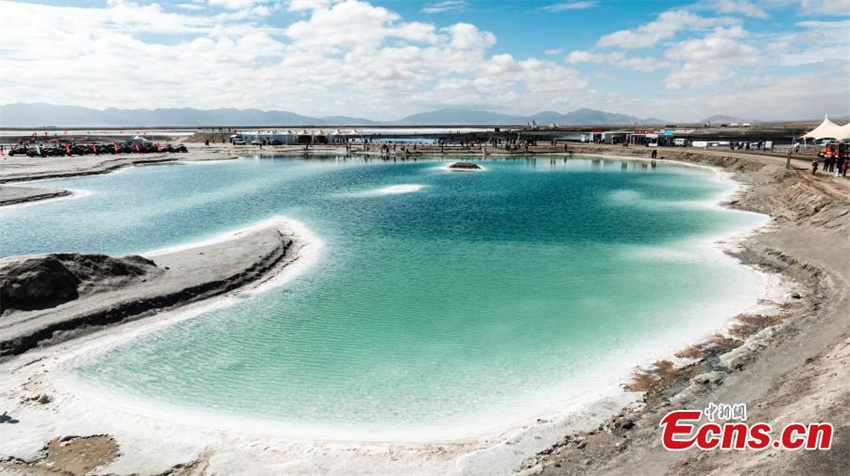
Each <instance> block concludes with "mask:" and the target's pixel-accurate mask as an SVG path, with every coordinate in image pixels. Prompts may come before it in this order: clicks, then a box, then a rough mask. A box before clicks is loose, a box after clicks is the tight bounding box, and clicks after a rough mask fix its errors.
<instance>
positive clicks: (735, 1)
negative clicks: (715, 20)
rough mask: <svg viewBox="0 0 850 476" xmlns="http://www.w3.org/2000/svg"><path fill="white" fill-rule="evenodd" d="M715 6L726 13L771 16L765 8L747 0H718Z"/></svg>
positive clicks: (754, 16)
mask: <svg viewBox="0 0 850 476" xmlns="http://www.w3.org/2000/svg"><path fill="white" fill-rule="evenodd" d="M714 8H715V9H716V10H717V11H718V12H719V13H725V14H740V15H744V16H747V17H751V18H769V17H770V15H769V14H768V13H767V12H766V11H765V10H763V9H761V8H759V7H757V6H755V5H754V4H753V3H751V2H748V1H746V0H718V2H717V4H716V5H715V6H714Z"/></svg>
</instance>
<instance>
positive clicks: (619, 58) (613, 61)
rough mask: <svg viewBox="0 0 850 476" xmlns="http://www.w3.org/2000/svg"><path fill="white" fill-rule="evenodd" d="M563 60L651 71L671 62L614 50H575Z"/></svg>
mask: <svg viewBox="0 0 850 476" xmlns="http://www.w3.org/2000/svg"><path fill="white" fill-rule="evenodd" d="M564 61H565V62H567V63H569V64H581V63H594V64H608V65H611V66H614V67H617V68H629V69H632V70H635V71H642V72H645V73H651V72H654V71H658V70H660V69H664V68H670V67H671V66H673V63H671V62H669V61H664V60H660V59H658V58H654V57H652V56H646V57H639V58H637V57H631V58H630V57H627V56H626V55H625V54H623V53H621V52H619V51H616V52H612V53H597V52H591V51H583V50H575V51H571V52H570V54H568V55H567V56H566V57H565V58H564Z"/></svg>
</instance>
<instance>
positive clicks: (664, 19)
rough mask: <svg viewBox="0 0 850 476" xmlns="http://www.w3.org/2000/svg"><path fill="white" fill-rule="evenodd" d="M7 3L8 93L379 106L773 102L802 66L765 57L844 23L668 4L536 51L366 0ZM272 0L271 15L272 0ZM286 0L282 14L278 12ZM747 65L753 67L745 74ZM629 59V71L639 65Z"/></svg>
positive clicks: (834, 49) (83, 101)
mask: <svg viewBox="0 0 850 476" xmlns="http://www.w3.org/2000/svg"><path fill="white" fill-rule="evenodd" d="M783 1H784V0H783ZM798 1H799V0H798ZM573 3H576V2H573ZM738 3H740V2H738ZM390 5H391V4H390ZM284 10H285V11H284ZM0 11H2V13H3V14H2V15H0V49H2V55H0V84H2V101H3V102H4V103H9V102H49V103H55V104H72V105H82V106H89V107H98V108H105V107H128V108H132V107H139V108H155V107H169V106H177V107H182V106H191V107H199V108H218V107H241V108H248V107H259V108H262V109H284V110H290V111H295V112H299V113H302V114H309V115H336V114H345V115H356V116H360V117H371V118H375V119H395V118H398V117H400V116H403V115H405V114H410V113H413V112H419V111H422V110H427V109H434V108H439V107H477V108H486V109H500V110H504V111H505V112H511V113H518V114H528V113H534V112H537V111H540V110H547V109H557V110H560V111H565V110H569V109H573V108H577V107H593V108H599V109H608V110H614V111H617V112H625V113H631V114H635V115H641V116H649V115H655V116H660V117H665V118H671V119H677V115H678V114H680V113H681V114H684V113H688V114H690V113H694V114H696V117H697V118H698V117H700V116H703V115H705V114H703V113H702V112H695V111H698V110H699V108H700V107H702V106H700V103H699V102H698V101H697V102H693V103H691V102H689V101H691V96H694V95H693V93H692V92H689V91H687V89H688V88H692V87H707V88H708V87H710V88H712V89H710V92H711V94H699V95H698V96H699V98H700V99H702V100H703V103H706V102H707V101H708V99H710V100H711V101H712V102H713V101H715V100H716V101H720V99H721V98H725V99H728V100H733V101H740V105H741V107H744V105H746V104H753V105H754V107H759V108H762V109H759V110H763V111H765V114H767V113H768V112H771V111H773V110H772V109H771V108H770V107H769V104H768V103H769V101H767V99H766V96H765V95H766V94H767V92H766V91H772V92H773V93H775V94H779V92H780V91H781V89H778V87H774V86H769V87H768V86H765V85H767V84H770V81H776V82H777V84H783V85H786V86H788V87H799V86H800V84H799V83H798V82H796V81H792V79H790V76H793V77H794V78H796V77H798V76H799V75H800V73H799V71H795V72H793V74H789V75H777V76H776V77H769V76H764V77H759V78H760V79H759V80H758V81H755V80H751V78H752V77H756V75H759V74H762V71H761V70H760V69H759V68H760V67H761V65H763V64H764V65H774V66H776V65H779V66H783V65H785V66H798V65H801V64H810V63H812V62H818V61H823V60H824V59H830V58H836V57H841V55H842V54H843V55H844V56H843V57H846V51H847V50H846V48H847V43H846V38H847V37H846V34H844V33H846V31H847V28H848V27H850V25H848V24H847V22H846V21H844V20H835V19H831V20H826V19H823V18H808V21H800V22H797V23H796V24H793V25H788V28H787V31H784V30H783V31H782V32H775V33H772V34H766V33H764V32H760V33H759V34H758V35H749V34H748V33H747V31H746V30H744V29H743V23H742V21H741V19H740V18H730V17H727V16H721V17H704V16H700V15H697V14H695V13H693V12H685V11H682V10H672V11H668V12H664V13H662V14H660V15H659V16H658V17H657V18H656V19H655V20H654V21H651V22H649V23H646V24H644V25H641V26H639V27H637V28H635V29H632V30H622V31H620V32H614V33H612V34H610V35H605V36H603V37H601V38H600V39H599V41H598V42H597V45H598V47H597V48H594V47H593V45H589V47H588V49H587V50H575V51H572V52H570V53H569V54H568V55H566V56H565V57H563V60H560V59H559V58H561V57H562V55H563V54H564V51H570V50H569V49H566V50H564V49H562V48H560V47H558V46H562V45H558V44H555V45H553V46H555V47H554V48H550V49H549V50H547V51H546V55H542V57H541V58H535V57H526V56H522V57H519V56H518V55H515V54H514V55H512V54H509V53H507V52H505V51H495V50H496V49H497V47H496V46H495V45H497V40H498V39H497V38H496V36H495V35H494V34H492V33H490V32H488V31H486V30H484V29H482V28H480V26H479V25H476V24H475V23H474V22H471V21H470V22H460V23H453V22H448V23H436V22H430V21H414V19H410V18H405V17H404V16H402V15H401V14H399V13H398V12H396V11H393V10H392V9H391V8H387V7H386V6H379V5H375V4H372V3H370V2H367V1H362V0H269V1H260V0H256V1H248V2H238V5H237V4H236V2H215V1H214V2H209V1H207V0H204V1H193V2H191V3H185V2H184V3H183V4H164V3H162V4H156V3H143V2H133V1H129V0H110V1H109V2H108V3H106V4H105V5H98V6H93V5H87V6H82V7H80V6H67V5H62V4H60V5H43V4H33V3H23V2H16V1H10V0H0ZM275 11H278V12H279V13H280V15H271V13H273V12H275ZM730 14H731V13H730ZM283 15H286V16H288V20H287V22H286V23H275V21H276V19H278V18H279V17H280V16H283ZM741 15H744V14H743V13H741ZM425 18H437V17H425ZM420 20H421V19H420ZM33 25H38V27H37V28H34V27H33ZM680 37H681V38H680ZM567 44H568V43H567ZM567 44H565V45H567ZM654 46H660V48H657V49H655V50H650V51H647V52H645V53H644V54H641V55H640V56H634V55H633V53H631V52H630V51H627V50H631V49H636V48H644V47H647V48H648V47H654ZM662 48H663V49H662ZM653 55H655V56H653ZM833 63H835V62H824V63H823V64H821V65H818V67H817V68H810V69H809V70H807V71H805V75H807V76H806V77H807V79H808V81H809V84H817V85H818V88H817V89H818V90H817V91H816V94H813V95H812V100H811V101H809V99H808V98H802V99H801V103H800V104H799V105H795V106H793V110H794V111H804V110H805V111H808V110H809V108H812V109H813V108H816V107H818V108H819V107H821V106H822V104H823V103H825V102H826V101H827V98H832V102H833V104H836V103H841V101H842V100H843V101H844V102H843V103H841V104H847V100H846V97H847V95H848V90H847V87H846V84H847V80H848V78H850V71H848V69H847V68H846V67H845V68H844V69H836V68H837V66H835V65H834V64H833ZM587 64H597V65H602V66H603V68H596V69H603V70H604V69H606V68H610V69H615V70H631V71H637V72H653V71H658V70H661V69H668V70H669V71H668V74H667V75H666V76H665V78H664V80H663V81H657V80H655V79H652V82H649V81H647V82H646V83H645V84H643V85H642V86H644V87H645V88H646V90H647V91H650V93H652V92H654V94H655V96H656V97H654V98H653V101H651V102H647V101H645V100H642V99H641V100H637V99H635V100H634V101H632V99H633V98H631V96H629V95H625V94H618V93H617V91H616V90H612V89H607V90H604V91H600V90H596V89H594V88H593V87H592V86H591V84H590V83H589V80H588V77H586V76H585V75H584V74H583V73H582V72H581V68H582V67H584V66H585V65H587ZM744 68H746V69H747V74H746V75H742V74H740V71H741V70H742V69H744ZM594 74H596V73H594ZM600 74H607V71H603V72H602V73H600ZM623 74H624V78H627V79H624V81H632V80H633V79H634V76H637V74H635V73H623ZM618 75H619V74H618ZM786 76H787V77H786ZM609 77H611V76H609ZM639 77H640V76H639ZM800 77H802V76H800ZM816 80H817V81H816ZM733 85H734V87H733ZM735 88H763V89H758V90H752V91H749V94H743V93H741V91H746V90H745V89H741V90H740V91H739V90H737V89H735ZM650 93H648V94H650ZM795 94H796V93H795ZM794 97H795V98H796V96H794ZM737 105H738V103H737V102H736V106H737ZM649 108H658V109H655V110H653V109H649ZM786 109H787V108H786ZM707 110H711V109H709V105H706V106H705V111H707ZM705 111H704V112H705ZM724 112H726V111H724ZM711 113H714V112H711ZM728 113H733V114H734V113H735V112H734V111H732V110H728ZM747 115H748V116H750V117H752V116H761V117H763V118H767V117H768V116H762V115H760V114H757V113H756V112H753V113H752V114H747ZM785 115H786V116H787V111H786V114H785ZM800 117H805V114H803V113H802V112H801V113H800Z"/></svg>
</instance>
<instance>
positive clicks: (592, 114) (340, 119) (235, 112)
mask: <svg viewBox="0 0 850 476" xmlns="http://www.w3.org/2000/svg"><path fill="white" fill-rule="evenodd" d="M531 121H536V122H537V123H538V124H540V125H549V124H562V125H567V124H572V125H587V124H634V123H639V124H664V122H665V121H664V120H661V119H658V118H645V119H641V118H638V117H635V116H629V115H625V114H615V113H610V112H604V111H595V110H593V109H576V110H575V111H572V112H568V113H565V114H561V113H559V112H555V111H543V112H539V113H537V114H533V115H531V116H518V115H508V114H500V113H496V112H491V111H480V110H474V109H440V110H436V111H430V112H423V113H419V114H413V115H411V116H407V117H404V118H402V119H398V120H395V121H383V122H381V121H373V120H370V119H364V118H360V117H348V116H328V117H309V116H302V115H300V114H296V113H293V112H288V111H261V110H259V109H232V108H227V109H212V110H201V109H194V108H179V109H178V108H165V109H153V110H150V109H116V108H109V109H104V110H99V109H91V108H87V107H80V106H59V105H54V104H44V103H33V104H25V103H15V104H6V105H0V127H51V126H52V127H134V126H135V127H204V126H329V125H358V126H370V125H416V126H423V125H446V126H460V125H481V126H491V125H519V124H527V123H529V122H531Z"/></svg>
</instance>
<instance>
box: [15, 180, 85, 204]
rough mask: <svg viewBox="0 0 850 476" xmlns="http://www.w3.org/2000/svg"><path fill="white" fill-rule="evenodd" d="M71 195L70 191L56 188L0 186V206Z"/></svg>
mask: <svg viewBox="0 0 850 476" xmlns="http://www.w3.org/2000/svg"><path fill="white" fill-rule="evenodd" d="M71 195H73V192H71V191H70V190H62V189H58V188H37V187H12V186H8V185H3V186H0V206H3V205H16V204H19V203H27V202H36V201H39V200H49V199H51V198H59V197H69V196H71Z"/></svg>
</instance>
